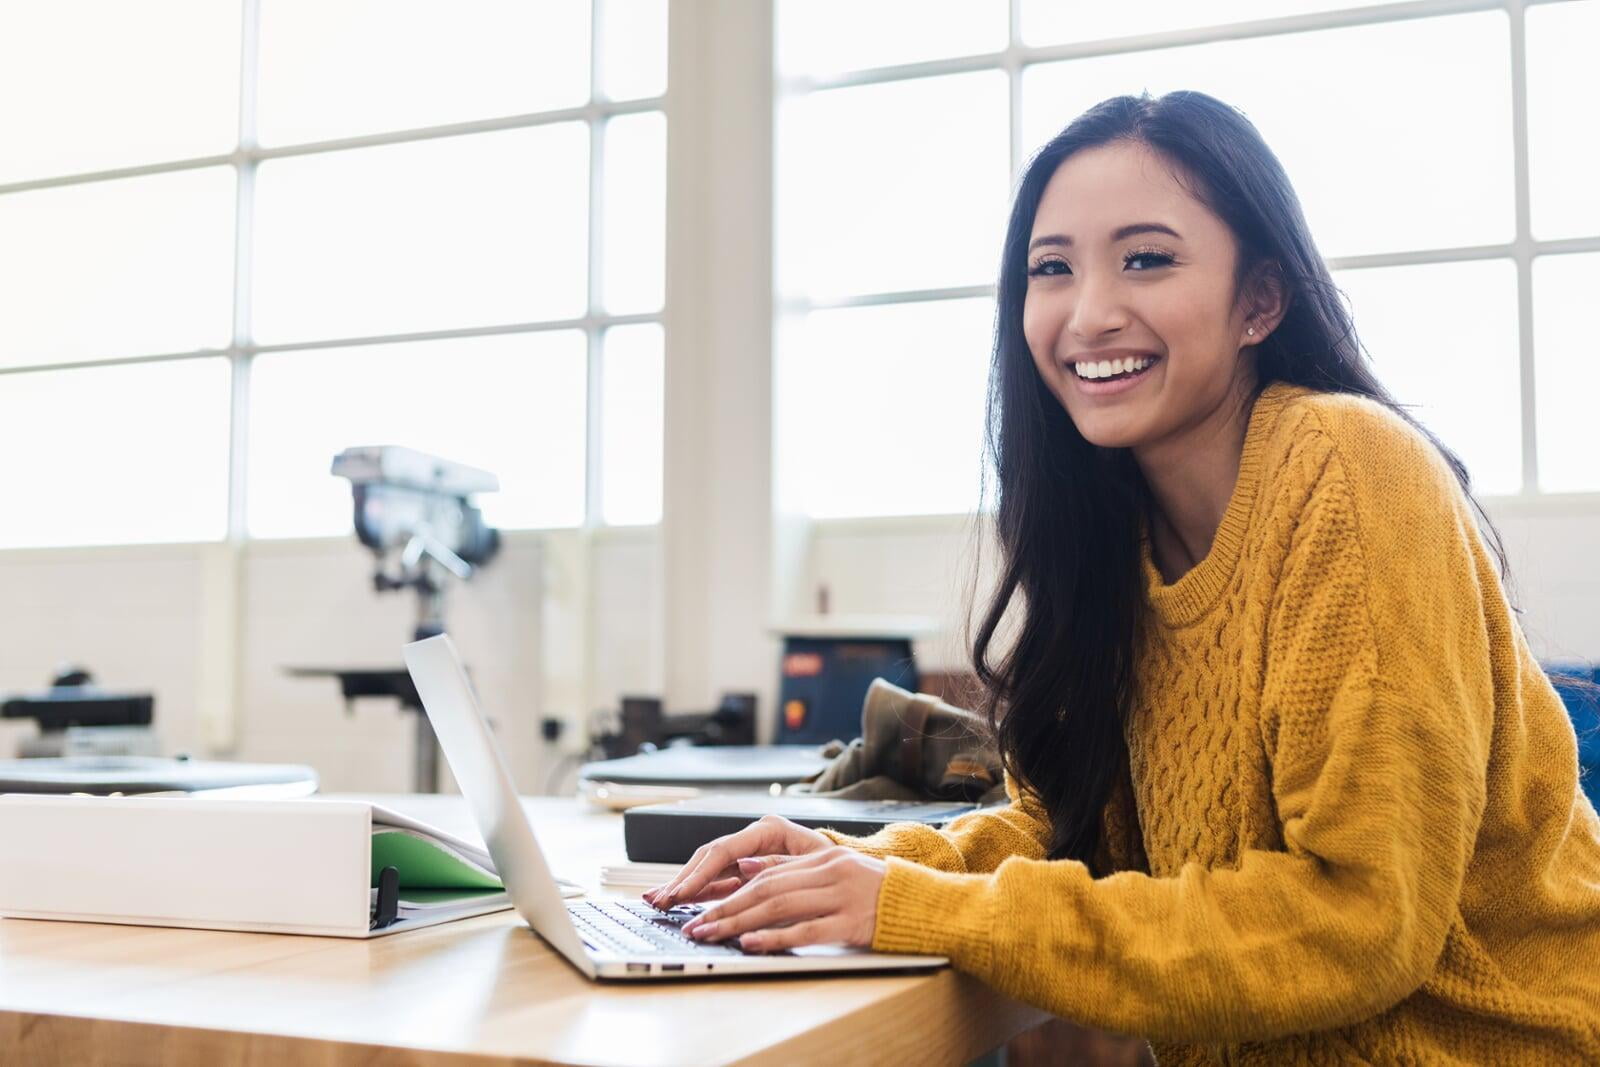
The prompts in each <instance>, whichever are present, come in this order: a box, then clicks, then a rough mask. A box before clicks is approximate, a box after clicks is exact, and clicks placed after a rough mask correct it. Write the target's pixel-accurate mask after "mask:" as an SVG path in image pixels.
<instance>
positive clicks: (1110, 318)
mask: <svg viewBox="0 0 1600 1067" xmlns="http://www.w3.org/2000/svg"><path fill="white" fill-rule="evenodd" d="M1127 324H1128V314H1127V309H1126V308H1125V307H1124V306H1123V303H1122V293H1121V290H1120V288H1119V286H1118V285H1117V282H1116V280H1115V279H1109V278H1104V277H1099V276H1095V275H1092V274H1085V275H1084V276H1083V279H1082V281H1081V282H1079V284H1078V285H1077V286H1076V288H1075V290H1074V291H1073V294H1072V311H1071V313H1070V314H1069V315H1068V316H1067V330H1068V332H1069V333H1071V334H1072V335H1073V337H1075V338H1077V339H1078V340H1079V341H1081V342H1083V343H1085V344H1088V343H1092V342H1093V341H1094V340H1095V339H1096V338H1098V337H1102V336H1104V335H1105V334H1108V333H1115V332H1116V331H1117V330H1120V329H1122V328H1123V327H1124V326H1126V325H1127Z"/></svg>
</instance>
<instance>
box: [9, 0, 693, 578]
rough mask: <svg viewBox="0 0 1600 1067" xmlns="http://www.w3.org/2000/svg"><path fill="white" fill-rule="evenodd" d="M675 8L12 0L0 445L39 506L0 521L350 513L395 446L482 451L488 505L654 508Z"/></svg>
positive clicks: (104, 526) (571, 518)
mask: <svg viewBox="0 0 1600 1067" xmlns="http://www.w3.org/2000/svg"><path fill="white" fill-rule="evenodd" d="M666 25H667V0H549V2H541V3H539V4H527V3H523V2H521V0H468V2H464V3H460V4H452V5H448V6H446V7H441V6H439V5H434V4H425V3H420V2H416V0H399V2H395V0H231V2H230V0H148V2H146V3H142V4H139V5H127V4H117V3H113V2H111V0H61V2H59V3H53V4H28V5H8V6H4V7H0V94H3V96H4V98H6V99H12V100H19V99H24V100H28V101H29V102H30V106H29V107H27V108H8V109H0V143H4V144H5V145H6V150H5V152H4V153H0V292H4V293H6V299H5V301H4V303H3V304H0V442H3V443H4V444H5V446H7V447H8V449H9V450H10V452H11V453H12V454H27V455H30V456H32V457H36V460H35V462H33V463H32V464H31V465H30V466H28V467H27V468H26V469H22V468H21V466H20V465H18V466H17V467H14V468H13V469H12V470H11V471H10V472H9V473H8V483H7V485H8V489H11V490H12V492H13V496H16V494H17V493H21V494H22V497H20V498H25V499H37V500H40V501H41V502H42V503H41V506H40V507H39V508H38V509H37V512H38V513H37V514H35V515H33V516H32V517H25V518H23V519H21V520H16V521H12V522H10V523H8V524H7V526H6V530H5V533H4V535H3V538H0V541H3V544H4V546H7V547H9V546H18V545H56V544H89V543H120V542H136V541H183V540H210V539H217V538H221V537H223V536H227V535H229V534H230V533H231V534H232V535H234V536H243V535H246V534H248V535H253V536H260V537H282V536H311V535H322V534H338V533H341V532H344V531H347V530H349V528H350V506H349V488H348V485H347V484H346V483H344V482H342V481H340V480H338V479H335V478H333V477H332V476H331V475H330V474H329V470H328V468H329V466H330V464H331V462H332V459H333V456H334V455H335V454H336V453H337V452H338V451H340V450H341V449H343V448H345V447H347V446H350V445H364V444H388V443H393V444H404V445H409V446H411V447H415V448H420V449H423V450H425V451H433V452H438V453H441V454H444V455H447V456H449V457H451V458H453V459H457V460H460V461H462V462H466V463H471V464H473V465H476V466H480V467H484V468H487V469H489V470H492V471H494V472H495V473H496V474H497V475H499V477H500V481H501V486H502V491H501V492H500V493H498V494H491V495H488V496H486V497H485V498H484V499H483V506H484V511H485V514H486V516H487V517H488V518H489V520H490V521H491V522H493V523H496V524H498V525H500V526H502V527H506V528H519V527H521V528H545V527H562V526H577V525H582V524H585V523H601V522H608V523H652V522H656V521H659V517H660V513H661V500H660V497H661V481H662V479H661V470H660V465H661V424H662V413H661V405H662V396H663V367H662V350H663V335H662V327H661V319H662V312H663V302H664V288H665V287H664V278H663V272H664V250H665V239H664V232H665V184H666V165H665V159H666V138H667V129H666V119H665V115H664V113H663V111H662V105H663V94H664V93H665V90H666ZM591 391H593V393H594V396H593V397H591V395H590V394H591ZM611 405H615V406H616V408H617V411H616V416H617V417H615V418H608V417H607V414H608V408H609V407H610V406H611ZM236 450H237V451H238V454H239V455H240V456H241V457H242V460H243V461H242V462H233V463H230V455H231V454H232V453H233V452H234V451H236ZM230 516H237V517H238V518H235V519H232V520H230ZM230 521H233V522H235V523H237V524H238V525H237V527H236V528H234V529H231V530H230V528H229V523H230Z"/></svg>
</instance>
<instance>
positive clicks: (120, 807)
mask: <svg viewBox="0 0 1600 1067" xmlns="http://www.w3.org/2000/svg"><path fill="white" fill-rule="evenodd" d="M386 869H393V870H394V872H395V873H394V875H393V876H391V878H390V882H389V891H390V893H391V896H390V897H389V899H383V893H382V892H380V886H381V885H382V884H383V882H384V879H383V877H382V876H383V872H384V871H385V870H386ZM86 872H89V873H91V874H92V876H90V877H86V876H85V874H86ZM560 891H561V894H562V895H563V896H576V895H578V893H579V892H580V890H578V888H577V887H575V886H570V885H563V886H561V889H560ZM510 906H511V905H510V901H509V899H508V898H507V895H506V892H505V890H504V887H503V886H502V885H501V881H500V878H499V875H498V873H497V871H496V868H495V865H494V861H493V860H492V858H491V857H490V856H489V853H488V852H487V851H486V850H485V849H484V848H483V847H482V846H481V845H478V844H477V843H476V842H472V841H467V840H464V839H462V838H459V837H456V836H454V835H452V834H449V833H446V832H444V831H442V830H439V829H438V828H436V827H432V826H429V825H427V824H426V823H422V822H419V821H418V820H415V819H412V818H409V817H408V816H405V815H402V814H400V813H399V812H396V811H393V810H391V809H388V808H385V807H382V806H380V805H376V804H369V803H365V802H361V801H353V800H337V799H324V798H308V799H299V800H239V799H210V798H200V797H148V796H142V797H99V796H39V795H26V794H13V795H4V796H0V915H6V916H12V917H16V918H26V919H60V920H77V921H84V922H106V923H129V924H135V925H146V926H188V927H202V928H208V929H221V930H252V931H259V932H267V933H301V934H322V935H328V936H336V937H373V936H378V935H382V934H390V933H395V932H397V931H400V930H405V929H410V928H414V927H418V926H427V925H432V924H434V923H439V922H445V921H447V920H450V919H458V918H465V917H467V916H469V915H481V914H484V913H485V912H491V911H501V910H504V909H506V908H508V907H510Z"/></svg>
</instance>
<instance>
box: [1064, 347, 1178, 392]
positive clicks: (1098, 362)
mask: <svg viewBox="0 0 1600 1067" xmlns="http://www.w3.org/2000/svg"><path fill="white" fill-rule="evenodd" d="M1091 357H1092V358H1091ZM1160 363H1161V357H1160V356H1158V355H1155V354H1154V353H1151V352H1137V351H1133V350H1130V349H1116V350H1111V349H1108V350H1105V351H1101V352H1093V353H1083V354H1082V355H1081V356H1079V357H1077V358H1074V359H1072V360H1069V361H1068V362H1067V366H1066V370H1067V372H1068V373H1067V377H1069V378H1070V379H1071V380H1072V384H1073V387H1074V388H1075V389H1076V390H1077V392H1078V393H1080V394H1082V395H1084V396H1093V397H1103V396H1112V395H1115V394H1117V393H1122V392H1126V391H1127V390H1129V389H1134V388H1137V387H1138V385H1139V383H1140V382H1143V381H1144V380H1145V379H1146V378H1148V377H1150V371H1151V369H1152V368H1153V367H1156V366H1157V365H1159V364H1160Z"/></svg>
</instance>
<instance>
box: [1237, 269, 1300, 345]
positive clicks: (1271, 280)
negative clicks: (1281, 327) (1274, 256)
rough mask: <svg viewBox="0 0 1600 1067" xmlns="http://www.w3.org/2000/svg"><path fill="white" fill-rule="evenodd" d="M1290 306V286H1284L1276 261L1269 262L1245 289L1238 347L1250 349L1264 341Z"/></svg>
mask: <svg viewBox="0 0 1600 1067" xmlns="http://www.w3.org/2000/svg"><path fill="white" fill-rule="evenodd" d="M1289 303H1290V296H1289V287H1288V286H1287V285H1286V284H1284V280H1283V272H1282V269H1281V268H1280V267H1279V266H1278V264H1277V262H1276V261H1274V260H1269V261H1268V262H1266V263H1265V264H1263V265H1262V266H1260V267H1258V268H1257V269H1256V270H1255V272H1254V273H1253V274H1252V276H1251V277H1250V279H1249V280H1248V281H1247V282H1246V284H1245V287H1244V296H1243V304H1244V310H1245V319H1244V325H1243V326H1242V327H1241V329H1240V331H1239V333H1240V337H1239V344H1240V345H1242V346H1250V345H1258V344H1260V343H1261V342H1262V341H1265V340H1266V339H1267V338H1268V337H1269V336H1271V334H1272V331H1273V330H1276V329H1277V328H1278V324H1279V323H1280V322H1282V321H1283V317H1284V316H1285V315H1287V314H1288V313H1289ZM1251 331H1254V332H1251Z"/></svg>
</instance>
